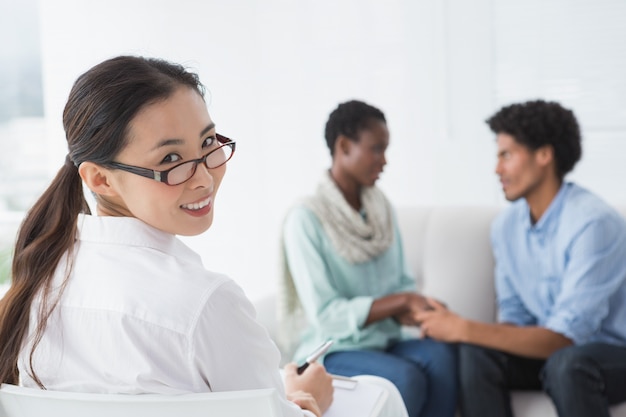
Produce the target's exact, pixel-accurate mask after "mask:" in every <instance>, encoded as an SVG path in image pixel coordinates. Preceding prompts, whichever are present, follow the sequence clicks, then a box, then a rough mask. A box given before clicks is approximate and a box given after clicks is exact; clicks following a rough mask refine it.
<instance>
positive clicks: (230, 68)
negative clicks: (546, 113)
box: [40, 0, 626, 298]
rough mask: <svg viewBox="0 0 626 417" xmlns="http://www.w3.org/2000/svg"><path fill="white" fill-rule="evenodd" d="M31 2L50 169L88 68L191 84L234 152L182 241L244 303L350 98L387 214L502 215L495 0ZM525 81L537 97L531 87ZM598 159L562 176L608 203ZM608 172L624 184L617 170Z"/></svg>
mask: <svg viewBox="0 0 626 417" xmlns="http://www.w3.org/2000/svg"><path fill="white" fill-rule="evenodd" d="M606 2H608V0H602V1H595V0H589V1H587V2H586V3H587V4H596V3H597V4H601V3H606ZM535 3H537V2H535ZM579 3H580V2H579ZM582 3H585V2H582ZM552 4H556V5H557V6H558V5H559V4H560V5H564V4H565V3H564V0H562V1H553V2H552ZM40 5H41V23H42V50H43V54H44V56H43V62H44V71H43V73H44V91H45V113H46V116H47V126H48V129H47V131H48V139H49V140H48V143H49V146H50V154H51V155H52V157H51V163H50V169H51V171H56V169H57V168H58V167H59V166H60V164H61V162H62V160H63V158H64V155H65V153H66V147H65V143H64V139H63V138H64V135H63V132H62V128H61V112H62V108H63V105H64V103H65V99H66V98H67V95H68V92H69V90H70V88H71V85H72V83H73V81H74V79H75V78H76V77H77V76H78V75H80V74H81V73H82V72H84V71H85V70H87V69H88V68H89V67H90V66H92V65H94V64H96V63H98V62H100V61H102V60H103V59H106V58H109V57H111V56H115V55H119V54H141V55H146V56H158V57H163V58H166V59H169V60H173V61H177V62H181V63H183V64H186V65H189V66H190V67H192V68H194V69H195V70H197V72H198V73H199V74H200V77H201V79H202V81H203V82H204V84H205V85H206V87H207V89H208V91H209V97H208V106H209V112H210V114H211V116H212V118H213V119H214V120H215V121H216V123H217V126H218V130H219V131H220V132H222V133H224V134H225V135H227V136H230V137H232V138H234V139H236V140H237V141H238V148H237V154H236V155H235V157H234V159H233V160H232V162H231V163H229V168H228V173H227V177H226V179H225V181H224V183H223V187H222V189H221V191H220V195H219V197H218V201H217V204H216V217H215V223H214V226H213V227H212V228H211V230H210V231H209V232H207V233H206V234H204V235H203V236H199V237H195V238H191V239H186V241H187V242H189V244H190V245H191V246H192V247H194V248H195V249H196V250H198V251H199V252H200V253H201V255H202V256H203V259H204V261H205V265H206V266H207V267H208V268H209V269H214V270H218V271H223V272H226V273H228V274H229V275H231V276H232V277H233V278H235V279H236V280H237V281H238V282H239V283H240V284H241V285H242V286H243V287H244V289H245V290H246V292H247V293H248V295H249V296H251V297H252V298H256V297H258V296H260V295H262V294H263V293H265V292H268V291H271V290H272V289H273V287H274V285H275V281H276V275H277V263H278V261H277V256H278V240H279V230H280V222H281V219H282V216H283V214H284V212H285V211H286V210H287V208H288V207H289V205H290V204H291V203H292V202H293V201H294V200H296V199H297V198H299V197H300V196H302V195H305V194H308V193H310V192H311V191H312V190H313V188H314V186H315V183H316V181H317V178H318V177H319V175H320V174H321V172H322V171H323V170H324V169H325V168H327V167H328V166H329V163H330V158H329V156H328V152H327V150H326V148H325V143H324V139H323V126H324V123H325V121H326V118H327V116H328V114H329V112H330V111H331V110H332V109H333V108H334V107H335V106H336V105H337V104H338V103H339V102H342V101H345V100H348V99H351V98H358V99H362V100H365V101H368V102H370V103H371V104H374V105H376V106H378V107H380V108H381V109H382V110H383V111H384V112H385V114H386V116H387V119H388V125H389V128H390V131H391V135H392V137H391V147H390V149H389V151H388V162H389V164H388V166H387V168H386V171H385V174H384V175H383V177H382V179H381V181H380V183H379V185H380V186H381V187H382V188H383V189H384V190H385V191H386V192H387V194H388V196H389V197H390V198H391V200H392V201H393V202H394V203H396V204H398V205H408V204H494V203H497V204H504V203H503V200H502V197H501V195H500V191H499V189H498V186H497V181H496V178H495V175H494V174H493V172H492V171H493V162H494V156H495V146H494V143H493V137H492V135H491V134H490V132H489V131H488V129H487V128H486V125H485V124H484V119H485V118H486V117H488V116H489V115H490V114H492V113H493V112H494V111H495V110H497V108H498V107H499V106H500V105H502V104H503V103H504V102H508V101H512V100H515V99H521V98H526V97H525V94H527V93H528V92H529V91H521V92H517V93H516V92H515V91H512V92H510V91H509V90H506V89H505V91H504V93H506V94H504V93H503V92H502V91H501V89H500V90H498V89H497V88H496V87H498V88H499V86H500V85H501V84H502V82H501V81H502V77H503V74H508V72H506V71H504V72H503V70H502V66H501V65H499V63H502V59H501V56H503V55H505V54H504V51H507V50H509V47H510V46H511V45H512V42H513V41H511V37H510V36H508V35H507V33H508V32H507V30H508V29H507V28H508V27H510V25H509V23H515V22H517V21H518V18H517V17H516V15H515V14H510V13H509V10H508V9H507V6H506V2H505V0H474V1H471V2H468V1H462V0H448V1H440V0H389V1H385V2H381V1H375V0H342V1H339V0H337V1H332V0H325V1H314V0H301V1H288V0H234V1H228V2H226V1H217V0H209V1H203V2H199V1H196V0H178V1H177V2H171V1H161V0H124V1H121V0H109V1H107V2H85V1H83V0H55V1H53V2H51V1H50V2H49V1H41V3H40ZM535 7H536V8H539V9H540V7H541V5H540V4H538V3H537V4H535ZM625 17H626V16H625ZM507 22H508V23H507ZM598 25H600V23H598ZM622 33H626V32H622ZM507 36H508V37H507ZM562 42H568V40H567V39H563V40H562ZM621 49H622V50H624V48H621ZM579 52H580V51H578V50H575V49H572V57H571V59H572V60H574V61H575V62H576V61H577V60H584V56H578V55H575V53H576V54H578V53H579ZM586 52H587V53H588V52H589V51H588V50H587V51H586ZM583 53H585V51H583ZM574 55H575V56H574ZM506 56H509V57H510V56H514V55H513V54H511V55H506ZM540 57H541V56H539V58H540ZM605 58H607V59H609V60H610V59H612V58H611V57H610V56H608V55H607V56H606V57H605ZM533 59H537V56H529V59H528V60H527V61H525V62H526V64H527V65H528V66H530V67H532V66H533ZM518 61H519V60H518ZM508 62H509V61H507V63H508ZM511 62H517V61H515V60H513V61H511ZM625 69H626V68H625ZM616 78H617V77H616ZM535 82H536V83H537V84H538V85H540V86H541V85H543V84H542V83H543V80H542V79H541V78H540V77H539V78H537V79H535ZM616 82H618V83H619V82H620V81H619V80H616ZM545 92H546V91H545V90H542V89H541V88H536V89H534V90H532V93H533V94H538V95H541V94H542V93H545ZM516 94H517V95H516ZM547 98H559V97H547ZM565 104H568V103H567V102H566V103H565ZM574 109H575V110H576V108H574ZM610 135H612V136H611V137H613V138H614V139H615V140H614V141H612V142H611V143H613V144H614V143H618V144H619V145H621V143H623V142H624V131H623V130H619V129H613V130H612V131H611V132H610ZM610 135H609V136H610ZM589 145H590V144H588V143H586V144H585V147H586V148H587V149H589V148H591V149H595V148H594V147H593V146H589ZM622 147H623V146H622ZM602 149H604V148H602ZM602 152H603V151H595V152H594V151H592V152H591V153H590V155H591V158H592V159H590V160H587V159H584V160H583V161H582V163H581V166H580V169H579V170H577V171H576V172H575V174H576V175H578V178H577V179H579V180H580V181H581V182H583V183H585V182H587V185H590V186H591V187H592V188H593V186H594V185H604V187H600V188H602V192H603V193H604V194H603V195H604V196H605V197H607V198H608V199H609V200H610V201H614V202H624V201H625V200H626V198H625V197H624V196H623V194H619V193H616V192H615V191H616V189H617V188H616V187H617V185H616V186H609V187H608V188H607V187H606V181H605V180H606V178H599V177H597V176H594V175H592V174H591V172H596V169H604V171H602V172H605V173H606V176H605V177H608V176H609V173H608V172H607V170H608V169H607V168H606V167H607V163H606V162H607V161H610V162H613V161H615V159H616V158H618V157H616V156H615V155H616V154H615V153H610V152H609V153H608V154H603V153H602ZM585 158H587V157H585ZM589 161H591V162H589ZM613 168H614V167H612V168H611V170H612V169H613ZM579 171H580V173H579ZM616 173H617V171H611V176H614V175H615V174H616ZM619 174H620V175H621V177H622V178H624V174H626V168H621V169H620V172H619ZM587 180H588V181H587ZM615 184H618V183H617V182H616V183H615Z"/></svg>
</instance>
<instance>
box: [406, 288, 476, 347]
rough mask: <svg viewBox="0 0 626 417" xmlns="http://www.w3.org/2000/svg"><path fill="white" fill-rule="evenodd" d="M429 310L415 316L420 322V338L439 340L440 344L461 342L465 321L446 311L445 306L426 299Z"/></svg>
mask: <svg viewBox="0 0 626 417" xmlns="http://www.w3.org/2000/svg"><path fill="white" fill-rule="evenodd" d="M427 300H428V305H430V306H431V307H432V309H431V310H428V311H421V312H419V313H417V314H416V315H415V320H416V321H418V322H420V323H421V324H420V327H421V330H422V336H424V337H430V338H432V339H436V340H441V341H442V342H462V341H464V340H465V335H466V333H467V321H466V320H465V319H464V318H462V317H461V316H459V315H457V314H455V313H453V312H452V311H450V310H448V309H447V308H446V306H445V305H443V304H441V303H440V302H438V301H437V300H434V299H432V298H429V299H427Z"/></svg>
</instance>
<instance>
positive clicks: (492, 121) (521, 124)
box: [486, 100, 582, 180]
mask: <svg viewBox="0 0 626 417" xmlns="http://www.w3.org/2000/svg"><path fill="white" fill-rule="evenodd" d="M486 122H487V124H488V125H489V127H490V128H491V130H492V131H493V132H494V133H496V134H498V133H506V134H509V135H511V136H513V138H514V139H515V141H516V142H518V143H520V144H522V145H524V146H527V147H528V148H530V149H531V150H537V149H539V148H541V147H542V146H544V145H550V146H552V149H553V150H554V159H555V161H556V171H557V172H556V174H557V175H558V177H559V178H560V179H561V180H562V179H563V177H564V176H565V175H566V174H567V173H568V172H570V171H571V170H572V169H573V168H574V165H576V163H577V162H578V161H579V160H580V157H581V156H582V147H581V136H580V128H579V126H578V122H577V121H576V116H574V112H572V111H571V110H569V109H566V108H565V107H563V106H561V105H560V104H559V103H557V102H554V101H544V100H533V101H527V102H524V103H516V104H511V105H509V106H506V107H503V108H501V109H500V110H499V111H498V112H497V113H496V114H494V115H493V116H491V117H490V118H488V119H487V120H486Z"/></svg>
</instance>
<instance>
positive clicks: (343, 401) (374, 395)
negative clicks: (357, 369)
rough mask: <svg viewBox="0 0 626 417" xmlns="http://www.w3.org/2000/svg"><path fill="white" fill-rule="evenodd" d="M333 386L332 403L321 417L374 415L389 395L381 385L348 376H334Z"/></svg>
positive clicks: (373, 416)
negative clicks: (344, 377) (340, 377)
mask: <svg viewBox="0 0 626 417" xmlns="http://www.w3.org/2000/svg"><path fill="white" fill-rule="evenodd" d="M333 386H334V387H335V393H334V397H333V403H332V404H331V405H330V407H329V408H328V410H326V412H325V413H324V416H323V417H346V416H359V417H375V416H377V415H378V414H379V413H380V410H381V408H382V406H383V404H384V402H385V400H386V399H387V395H389V394H388V393H387V391H386V390H385V389H384V388H383V387H381V386H378V385H374V384H372V383H369V382H364V381H358V380H354V379H350V378H346V379H343V378H342V379H338V378H335V379H333Z"/></svg>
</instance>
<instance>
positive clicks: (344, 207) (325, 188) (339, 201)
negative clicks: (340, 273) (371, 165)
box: [276, 171, 394, 360]
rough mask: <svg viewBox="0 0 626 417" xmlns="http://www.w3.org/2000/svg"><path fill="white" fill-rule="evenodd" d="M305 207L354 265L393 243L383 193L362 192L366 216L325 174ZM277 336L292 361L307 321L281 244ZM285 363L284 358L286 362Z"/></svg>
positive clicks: (340, 252)
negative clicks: (300, 334) (355, 208)
mask: <svg viewBox="0 0 626 417" xmlns="http://www.w3.org/2000/svg"><path fill="white" fill-rule="evenodd" d="M304 205H305V206H306V207H308V208H309V209H311V210H312V211H313V213H315V215H316V216H317V218H318V219H319V221H320V223H321V224H322V227H323V228H324V231H325V232H326V234H327V235H328V238H329V239H330V241H331V243H332V244H333V246H334V247H335V249H336V250H337V253H338V254H339V255H341V256H342V257H343V258H344V259H346V260H347V261H348V262H350V263H352V264H357V263H363V262H366V261H368V260H370V259H372V258H374V257H376V256H378V255H380V254H381V253H383V252H384V251H385V250H386V249H387V248H389V246H390V245H391V242H392V240H393V233H394V232H393V230H394V229H393V221H392V210H391V205H390V204H389V201H388V200H387V198H386V197H385V195H384V194H383V192H382V191H381V190H380V189H378V188H376V187H367V188H363V190H362V191H361V205H362V211H363V212H364V213H365V216H362V215H361V213H359V212H357V211H356V210H354V209H353V208H352V207H351V206H350V205H349V204H348V202H347V201H346V200H345V198H344V197H343V194H342V193H341V191H340V190H339V188H338V187H337V185H336V184H335V182H334V181H333V179H332V178H331V176H330V172H328V171H326V172H325V173H324V175H322V179H321V181H320V183H319V185H318V187H317V191H316V193H315V195H314V196H312V197H310V198H309V199H307V200H305V201H304ZM280 258H281V259H280V263H281V265H280V269H281V271H282V277H281V279H280V282H279V286H280V288H279V289H280V291H279V302H278V305H277V307H278V324H279V326H278V333H277V334H276V338H277V340H276V342H277V343H278V345H279V346H280V348H281V351H282V352H283V353H284V354H285V356H286V359H288V360H289V359H291V355H293V353H294V351H295V348H296V346H297V344H298V342H299V340H298V336H299V332H300V331H302V329H304V328H305V327H306V318H305V317H304V311H303V310H302V305H301V304H300V300H299V299H298V293H297V291H296V288H295V285H294V282H293V278H292V276H291V271H289V266H288V264H287V259H286V256H285V249H284V243H283V244H281V257H280ZM283 359H285V358H283Z"/></svg>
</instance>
